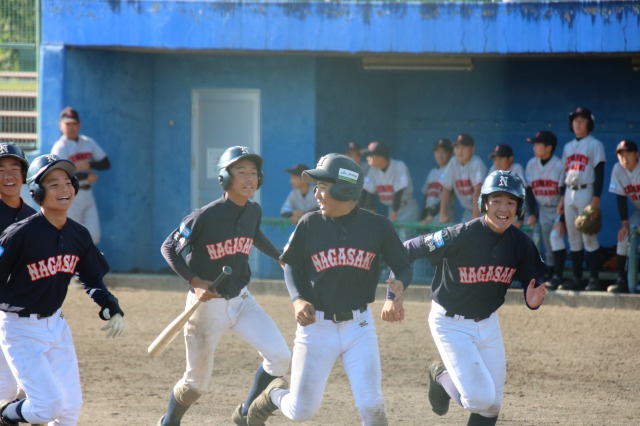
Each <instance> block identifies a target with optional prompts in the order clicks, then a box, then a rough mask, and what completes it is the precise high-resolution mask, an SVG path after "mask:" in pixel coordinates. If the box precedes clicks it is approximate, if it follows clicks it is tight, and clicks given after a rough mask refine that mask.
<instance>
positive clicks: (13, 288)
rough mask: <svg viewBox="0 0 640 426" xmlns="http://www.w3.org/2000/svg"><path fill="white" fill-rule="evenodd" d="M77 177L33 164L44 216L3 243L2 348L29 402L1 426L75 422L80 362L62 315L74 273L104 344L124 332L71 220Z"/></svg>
mask: <svg viewBox="0 0 640 426" xmlns="http://www.w3.org/2000/svg"><path fill="white" fill-rule="evenodd" d="M75 172H76V168H75V167H74V165H73V164H72V163H71V162H70V161H67V160H64V159H62V158H60V157H58V156H56V155H52V154H50V155H42V156H40V157H37V158H36V159H35V160H33V162H32V163H31V165H30V166H29V169H28V172H27V184H28V185H29V190H30V192H31V196H32V198H33V200H34V201H35V202H36V203H37V204H39V205H40V212H39V213H36V214H33V215H31V216H29V217H28V218H26V219H24V220H22V221H20V222H18V223H16V224H14V225H11V226H9V227H8V228H7V229H6V230H5V231H4V233H3V234H2V236H0V248H1V250H0V335H1V338H0V346H1V347H2V352H4V355H5V356H6V358H7V361H8V362H9V364H10V365H11V367H12V371H13V373H14V376H15V378H16V380H17V382H18V384H19V385H20V387H21V388H22V389H23V390H24V392H25V394H26V398H24V399H20V400H16V401H3V402H2V403H0V425H17V424H18V422H21V423H50V424H53V423H54V422H55V423H56V424H57V423H60V424H68V425H75V424H76V423H77V422H78V417H79V415H80V408H81V406H82V388H81V385H80V374H79V370H78V360H77V357H76V352H75V348H74V345H73V339H72V337H71V330H70V329H69V326H68V325H67V322H66V320H65V319H64V317H63V315H62V311H61V309H60V308H61V306H62V303H63V302H64V299H65V297H66V295H67V289H68V287H69V281H70V280H71V277H72V276H73V275H74V273H77V274H78V275H79V276H80V278H81V279H82V282H83V283H84V285H85V287H86V288H87V293H89V294H90V296H91V298H92V299H93V300H94V302H96V303H97V304H98V305H99V306H100V312H99V315H100V318H101V319H103V320H105V321H108V323H107V325H106V326H104V327H102V329H103V330H108V332H107V337H116V336H119V335H120V334H121V333H122V331H123V329H124V319H123V315H124V314H123V312H122V309H120V305H119V303H118V299H116V298H115V297H114V296H113V295H112V294H111V293H110V292H109V291H108V290H107V289H106V286H105V285H104V282H103V277H104V275H105V274H106V273H107V272H108V271H109V265H108V263H107V261H106V259H105V258H104V256H103V254H102V253H101V252H100V251H99V250H98V248H97V247H96V246H95V244H94V243H93V240H92V239H91V235H90V234H89V231H88V230H87V229H86V228H85V227H84V226H82V225H80V224H79V223H77V222H75V221H73V220H72V219H70V218H68V217H67V211H68V210H69V207H71V205H72V203H73V201H74V198H75V194H76V193H77V191H78V186H79V183H78V180H77V178H76V176H75ZM27 355H28V356H27Z"/></svg>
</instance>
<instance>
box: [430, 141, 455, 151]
mask: <svg viewBox="0 0 640 426" xmlns="http://www.w3.org/2000/svg"><path fill="white" fill-rule="evenodd" d="M440 148H442V149H444V150H445V151H447V152H453V146H452V145H451V141H450V140H449V139H446V138H442V139H438V141H437V142H436V143H435V145H433V150H434V151H435V150H436V149H440Z"/></svg>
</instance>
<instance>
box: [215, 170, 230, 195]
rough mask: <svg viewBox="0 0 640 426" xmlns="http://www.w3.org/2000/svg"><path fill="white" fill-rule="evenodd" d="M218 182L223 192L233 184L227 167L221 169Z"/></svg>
mask: <svg viewBox="0 0 640 426" xmlns="http://www.w3.org/2000/svg"><path fill="white" fill-rule="evenodd" d="M218 182H220V186H221V187H222V189H223V190H226V189H227V187H228V186H229V184H230V183H231V176H230V175H229V172H228V171H227V168H226V167H224V168H222V169H220V172H219V173H218Z"/></svg>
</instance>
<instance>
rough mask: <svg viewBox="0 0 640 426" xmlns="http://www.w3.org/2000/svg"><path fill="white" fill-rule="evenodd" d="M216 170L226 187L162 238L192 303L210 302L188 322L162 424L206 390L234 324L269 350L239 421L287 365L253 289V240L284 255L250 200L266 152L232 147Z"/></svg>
mask: <svg viewBox="0 0 640 426" xmlns="http://www.w3.org/2000/svg"><path fill="white" fill-rule="evenodd" d="M218 178H219V180H220V184H221V185H222V188H223V189H224V195H223V196H222V197H221V198H219V199H217V200H215V201H213V202H212V203H210V204H208V205H206V206H204V207H202V208H200V209H197V210H195V211H194V212H192V213H191V214H189V215H188V216H187V217H185V218H184V219H182V222H181V223H180V226H179V227H178V228H176V229H175V230H173V231H172V232H171V234H169V236H168V237H167V239H166V240H165V241H164V243H163V244H162V255H163V256H164V258H165V259H166V261H167V263H169V265H170V266H171V268H172V269H173V270H174V271H175V272H176V273H177V274H178V275H180V276H181V277H182V278H183V279H184V280H185V281H187V282H188V283H189V293H188V296H187V302H186V305H187V307H189V306H191V305H192V304H194V303H196V301H197V300H200V301H202V302H207V303H203V304H201V305H200V307H199V308H198V310H196V312H195V313H194V314H193V316H191V318H190V319H189V321H188V322H187V325H186V326H185V332H184V337H185V345H186V348H187V368H186V371H185V373H184V375H183V377H182V378H181V379H180V380H179V381H178V383H176V385H175V386H174V387H173V390H172V391H171V395H170V398H169V406H168V408H167V412H166V414H165V415H164V416H163V417H162V418H161V419H160V421H159V422H158V425H161V426H175V425H179V424H180V419H181V418H182V416H183V415H184V414H185V413H186V411H187V410H188V409H189V407H190V406H191V405H192V404H193V403H194V402H196V400H197V399H198V398H200V396H201V395H202V394H203V393H204V392H206V391H207V389H208V387H209V382H210V381H211V373H212V371H213V365H214V352H215V349H216V346H217V345H218V342H219V341H220V338H221V337H222V335H223V334H224V333H225V332H226V331H228V330H231V331H233V332H234V333H235V334H237V335H238V337H240V338H241V339H242V340H243V341H245V342H247V343H248V344H250V345H251V346H253V347H254V348H255V349H256V350H257V351H258V353H259V354H260V355H261V356H262V358H263V360H262V363H261V364H260V366H259V367H258V370H257V371H256V375H255V381H254V383H253V387H252V388H251V390H250V391H249V395H248V396H247V399H246V401H245V402H244V404H240V405H239V406H238V407H237V408H236V410H235V411H234V412H233V414H232V417H231V419H232V421H233V422H234V423H235V424H236V425H246V424H247V410H248V409H249V405H250V404H251V402H252V401H253V400H254V399H255V397H256V396H257V395H259V394H260V393H261V392H262V391H263V390H264V389H265V388H266V387H267V385H269V383H271V382H272V381H273V380H274V379H275V378H276V377H279V376H282V375H284V374H285V373H286V372H287V367H288V366H289V359H290V357H291V352H290V351H289V348H288V346H287V342H286V341H285V339H284V337H283V336H282V334H281V333H280V331H279V330H278V327H277V326H276V324H275V323H274V322H273V320H272V319H271V317H269V315H268V314H267V313H266V312H265V311H264V310H263V309H262V307H260V305H258V303H257V302H256V300H255V299H254V298H253V296H252V295H251V293H249V290H248V289H247V284H249V279H250V278H251V270H250V268H249V251H250V250H251V247H252V246H253V245H254V244H255V246H256V247H257V248H258V249H259V250H260V251H262V252H263V253H265V254H266V255H267V256H269V257H271V258H273V259H274V260H276V261H278V258H279V256H280V252H279V251H278V250H277V249H276V248H275V247H274V246H273V244H272V243H271V242H270V241H269V240H268V239H267V237H266V236H265V235H264V234H263V233H262V231H261V230H260V221H261V216H262V210H261V208H260V205H259V204H258V203H255V202H253V201H251V200H250V198H251V197H252V196H253V194H254V193H255V192H256V191H257V190H258V188H260V186H261V185H262V181H263V174H262V157H260V156H259V155H257V154H255V153H254V152H253V151H251V150H250V149H249V148H246V147H241V146H234V147H231V148H229V149H227V150H226V151H225V152H224V154H222V156H221V157H220V160H219V162H218ZM183 256H184V257H183ZM227 265H228V266H230V267H231V268H232V270H233V273H232V274H231V275H230V276H229V277H227V278H226V280H225V281H223V282H222V283H221V284H220V285H219V286H218V287H217V288H216V289H215V290H214V291H210V290H208V289H207V288H208V286H209V285H210V284H211V283H212V282H213V280H214V279H215V278H216V276H217V275H218V274H220V271H221V270H222V267H223V266H227Z"/></svg>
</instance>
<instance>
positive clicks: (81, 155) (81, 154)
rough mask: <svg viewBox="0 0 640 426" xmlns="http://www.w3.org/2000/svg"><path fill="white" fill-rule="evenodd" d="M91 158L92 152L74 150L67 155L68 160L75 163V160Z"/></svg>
mask: <svg viewBox="0 0 640 426" xmlns="http://www.w3.org/2000/svg"><path fill="white" fill-rule="evenodd" d="M91 160H93V154H92V153H90V152H76V153H75V154H71V155H70V156H69V161H71V162H72V163H75V162H76V161H91Z"/></svg>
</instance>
